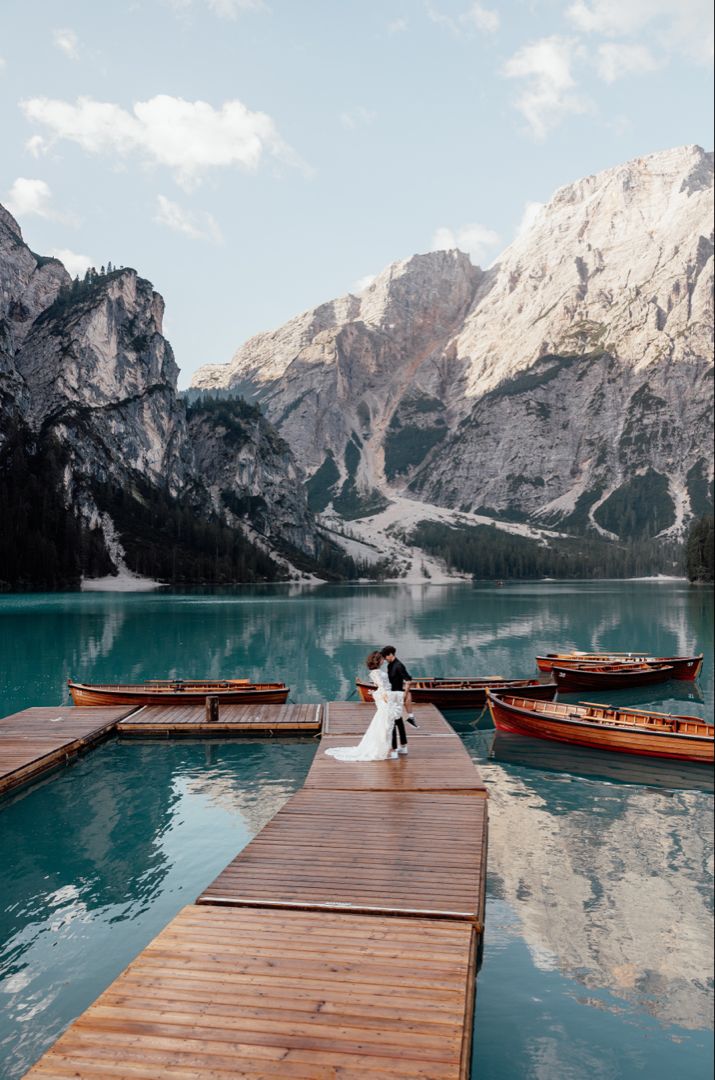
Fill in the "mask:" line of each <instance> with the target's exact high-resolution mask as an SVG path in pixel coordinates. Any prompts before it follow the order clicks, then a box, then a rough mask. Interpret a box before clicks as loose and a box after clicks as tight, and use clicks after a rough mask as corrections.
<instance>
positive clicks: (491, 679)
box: [355, 675, 556, 709]
mask: <svg viewBox="0 0 715 1080" xmlns="http://www.w3.org/2000/svg"><path fill="white" fill-rule="evenodd" d="M355 685H356V686H357V689H358V694H359V695H360V698H361V700H362V701H367V702H370V703H372V700H373V698H372V692H373V690H374V689H375V687H374V686H373V684H372V683H368V682H363V681H362V680H361V679H356V680H355ZM489 687H494V688H495V689H498V690H510V689H514V690H516V689H519V690H521V691H522V693H524V694H525V695H528V697H533V698H539V699H541V700H543V701H553V699H554V697H555V696H556V683H553V682H549V683H543V682H539V680H538V679H506V678H504V677H503V676H501V675H485V676H482V677H481V678H480V677H478V676H474V677H471V678H468V677H465V678H460V677H459V676H456V677H453V678H451V679H413V680H412V681H411V683H410V693H411V694H412V700H413V701H414V702H415V704H416V705H417V704H430V705H436V706H437V707H438V708H440V709H473V708H480V709H481V708H482V707H483V706H484V705H485V704H486V700H487V697H486V692H487V689H488V688H489Z"/></svg>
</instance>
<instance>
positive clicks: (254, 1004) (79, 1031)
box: [27, 906, 476, 1080]
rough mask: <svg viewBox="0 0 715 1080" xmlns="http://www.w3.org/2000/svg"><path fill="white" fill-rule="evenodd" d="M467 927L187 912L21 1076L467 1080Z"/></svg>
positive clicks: (472, 958) (471, 954)
mask: <svg viewBox="0 0 715 1080" xmlns="http://www.w3.org/2000/svg"><path fill="white" fill-rule="evenodd" d="M475 963H476V950H475V934H474V930H473V928H472V926H471V924H469V923H467V922H465V923H445V922H439V923H438V922H435V921H434V920H425V919H401V918H383V917H370V916H359V917H357V916H354V915H342V914H337V913H332V912H317V913H316V912H300V911H290V912H286V911H269V910H265V909H260V908H219V907H210V906H190V907H187V908H184V910H183V911H181V912H180V913H179V915H177V916H176V918H175V919H173V920H172V922H170V923H169V925H168V926H167V927H166V928H165V929H164V930H163V931H162V932H161V933H160V934H159V936H158V937H156V938H155V939H154V941H152V942H151V944H150V945H149V946H148V947H147V948H146V949H145V950H144V952H142V953H141V954H140V955H139V956H138V957H137V959H136V960H135V961H134V962H133V963H132V964H130V965H129V967H128V968H127V969H126V971H124V972H123V973H122V974H121V975H120V976H119V978H118V979H116V980H115V981H114V983H113V984H112V985H111V986H110V987H109V988H108V989H107V990H106V991H105V992H104V993H103V994H102V995H101V997H99V998H98V999H97V1001H96V1002H95V1003H94V1004H93V1005H92V1006H90V1008H89V1009H87V1011H86V1012H85V1013H83V1015H82V1016H80V1017H79V1019H78V1020H76V1021H75V1022H74V1023H73V1024H72V1025H71V1026H70V1028H69V1029H68V1030H67V1031H66V1032H65V1034H64V1035H62V1036H61V1037H60V1039H59V1040H58V1041H57V1042H56V1043H55V1045H54V1046H53V1047H52V1049H51V1050H49V1051H48V1052H47V1053H46V1054H45V1055H44V1057H43V1058H41V1059H40V1061H39V1062H38V1063H37V1064H36V1065H35V1066H34V1068H32V1069H31V1070H30V1072H29V1073H28V1074H27V1075H28V1076H29V1077H31V1078H38V1080H39V1078H40V1077H43V1078H44V1080H49V1078H56V1080H59V1078H60V1077H62V1078H68V1077H75V1078H77V1077H80V1078H87V1080H88V1078H90V1077H93V1078H98V1077H106V1078H109V1077H113V1078H119V1077H124V1078H130V1077H132V1078H137V1080H139V1078H143V1080H158V1078H159V1077H161V1078H162V1080H164V1078H165V1080H219V1078H220V1080H229V1078H238V1077H244V1078H248V1077H250V1078H251V1080H263V1078H266V1080H268V1078H271V1080H277V1078H281V1080H283V1078H285V1080H293V1078H300V1080H336V1078H340V1080H368V1078H369V1080H379V1078H383V1080H412V1078H414V1080H417V1078H419V1080H464V1078H466V1077H467V1076H468V1075H469V1063H468V1057H467V1053H468V1048H467V1047H465V1041H464V1028H465V1019H466V1020H467V1021H469V1020H470V1019H471V1000H472V987H473V979H474V969H475Z"/></svg>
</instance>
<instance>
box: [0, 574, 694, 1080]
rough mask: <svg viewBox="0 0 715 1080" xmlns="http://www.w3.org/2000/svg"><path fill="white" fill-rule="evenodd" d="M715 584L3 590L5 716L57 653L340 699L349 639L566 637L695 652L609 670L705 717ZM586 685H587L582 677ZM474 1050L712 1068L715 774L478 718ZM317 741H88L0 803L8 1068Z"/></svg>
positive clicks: (503, 670) (618, 1069) (367, 645)
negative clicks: (702, 657)
mask: <svg viewBox="0 0 715 1080" xmlns="http://www.w3.org/2000/svg"><path fill="white" fill-rule="evenodd" d="M712 600H713V594H712V589H700V588H698V589H696V588H691V587H689V586H688V585H686V584H685V583H684V582H683V583H681V582H657V583H656V582H600V583H587V584H581V583H574V582H568V583H559V582H548V583H546V582H544V583H534V584H514V585H511V584H508V585H505V586H504V587H502V588H498V587H496V586H492V585H489V586H486V585H485V586H479V585H474V586H472V585H469V584H456V585H449V586H429V585H425V586H414V587H408V586H359V587H353V588H349V587H334V586H324V587H318V588H297V587H291V586H279V587H266V588H262V589H248V588H246V589H240V590H235V591H230V590H221V591H216V590H214V591H211V590H200V591H199V590H196V591H193V592H191V593H188V592H184V593H180V594H177V593H161V594H150V595H146V594H143V595H142V594H132V595H121V594H84V595H82V594H71V595H70V594H61V595H36V594H35V595H28V596H0V715H7V714H8V713H10V712H13V711H15V710H18V709H21V708H25V707H27V706H29V705H50V704H58V703H60V702H61V701H66V700H68V699H67V696H66V693H65V689H66V680H67V678H68V677H70V676H71V677H74V678H78V679H86V680H89V681H118V680H140V679H144V678H152V677H154V678H161V677H174V676H179V675H183V676H201V675H205V676H211V677H226V676H229V675H231V676H242V675H245V676H248V677H256V678H257V677H259V676H271V677H281V678H284V679H285V680H286V681H287V682H288V683H289V684H290V685H291V687H292V691H291V696H292V698H293V699H294V700H298V701H321V700H329V699H339V698H346V697H348V696H349V695H350V694H351V693H352V692H353V679H354V677H355V675H356V674H357V673H358V672H359V671H360V665H361V662H362V658H363V657H364V656H365V655H366V653H367V652H368V651H369V650H370V649H372V648H373V647H375V646H378V647H379V646H381V645H383V644H386V643H388V642H390V643H394V644H396V645H397V646H398V648H399V652H400V655H401V656H402V657H403V658H404V660H405V661H406V662H407V665H408V667H409V668H410V670H411V671H412V672H413V674H427V675H430V674H431V675H441V674H450V673H458V674H503V675H515V676H521V675H529V674H531V673H532V672H533V671H534V656H535V654H536V653H537V652H542V651H550V650H552V649H554V648H557V647H562V648H564V649H566V648H569V647H574V648H581V649H602V648H603V649H606V648H610V649H622V650H624V649H633V650H641V649H643V650H648V651H651V652H654V653H658V654H663V655H665V654H674V653H685V652H692V651H698V652H699V651H704V652H705V653H706V666H705V668H704V671H703V674H702V676H701V678H700V680H699V681H698V683H697V684H695V685H693V684H688V683H672V682H671V683H667V684H665V685H664V686H663V687H653V688H649V689H648V690H647V692H644V691H633V692H631V693H630V694H629V692H628V691H621V692H620V693H619V694H618V695H616V694H609V695H604V697H605V698H609V699H610V700H618V699H620V700H621V702H622V703H623V704H626V703H633V704H636V703H637V704H639V705H644V706H647V705H653V706H654V707H656V708H662V709H667V710H674V711H678V712H688V713H691V714H694V715H698V716H703V717H705V718H706V719H708V720H709V721H712V715H713V670H712V663H711V654H712V644H713V609H712ZM589 696H590V697H594V695H592V694H590V695H589ZM449 718H450V720H452V722H453V723H454V726H455V727H456V728H457V730H458V731H459V732H460V734H461V736H462V738H463V739H464V742H465V745H466V746H467V748H468V750H469V752H470V753H471V754H472V756H473V757H474V759H475V760H476V761H477V762H478V763H479V765H480V767H481V768H482V770H483V773H484V776H485V779H486V780H487V783H488V785H489V793H490V844H489V879H488V901H487V922H486V928H487V929H486V943H485V953H484V962H483V967H482V971H481V973H480V975H479V981H478V988H479V989H478V999H477V1010H476V1029H475V1049H474V1060H475V1075H479V1076H480V1077H481V1078H487V1080H512V1078H513V1080H530V1078H534V1080H552V1078H553V1080H556V1078H559V1080H560V1078H566V1080H590V1078H596V1080H601V1078H603V1080H612V1078H613V1080H615V1078H619V1077H641V1076H642V1077H648V1078H649V1080H661V1078H662V1080H665V1078H666V1077H667V1078H668V1080H672V1078H673V1077H674V1076H677V1077H678V1078H681V1077H682V1078H686V1080H689V1078H693V1080H696V1078H697V1080H700V1078H701V1077H703V1078H704V1077H706V1076H710V1075H711V1073H712V1064H713V1049H712V1014H713V973H712V910H713V905H712V872H713V838H712V809H713V798H712V774H711V773H708V772H707V770H702V769H691V768H688V767H687V766H683V765H678V764H677V763H674V764H673V765H669V764H667V763H659V762H641V761H636V760H631V759H626V758H624V757H623V756H620V755H592V754H589V753H588V752H583V751H581V752H578V751H575V752H572V751H568V750H565V749H563V748H558V747H553V746H551V745H550V744H548V743H544V742H532V741H530V740H519V739H518V738H514V739H510V738H509V737H507V738H506V739H504V738H502V737H500V738H497V739H496V740H495V737H494V732H493V731H492V730H490V725H489V722H488V720H487V719H486V718H485V717H484V716H478V715H477V714H476V713H475V714H471V713H456V714H455V713H450V714H449ZM314 751H315V742H314V741H313V740H310V739H308V740H305V739H298V740H287V739H284V740H265V741H260V740H256V741H253V740H251V741H235V742H220V741H217V742H210V741H196V742H194V741H191V742H154V743H149V742H141V743H135V742H131V743H128V742H127V743H123V742H119V741H117V740H114V741H112V742H109V743H107V744H104V745H103V746H101V747H99V748H98V749H96V750H94V751H92V753H90V754H89V755H87V756H86V757H84V758H82V759H80V760H79V761H77V762H76V763H75V764H73V765H72V766H70V767H69V768H67V769H65V770H62V771H60V772H58V773H56V774H55V775H53V776H52V777H50V778H47V779H46V780H44V781H43V782H41V783H38V784H36V785H34V786H32V787H30V788H27V789H25V790H24V791H22V792H20V793H19V794H17V795H15V796H14V797H12V798H7V799H5V800H4V801H3V802H2V803H0V1061H2V1065H0V1075H1V1076H2V1077H4V1078H5V1077H6V1078H7V1080H14V1078H15V1077H19V1076H21V1075H22V1073H23V1071H24V1070H25V1069H26V1068H27V1067H28V1066H29V1065H30V1064H31V1063H32V1061H34V1060H35V1059H36V1058H37V1057H38V1056H39V1054H40V1053H41V1052H42V1051H43V1050H44V1049H45V1047H46V1046H47V1045H48V1044H49V1043H51V1042H52V1041H53V1040H54V1038H55V1037H56V1035H57V1034H58V1033H59V1032H60V1031H61V1030H62V1029H63V1027H64V1026H66V1024H67V1023H68V1022H69V1021H70V1020H71V1019H72V1018H73V1017H74V1016H76V1015H77V1014H78V1013H79V1012H81V1011H82V1010H83V1009H84V1008H85V1007H86V1006H87V1005H88V1004H89V1003H90V1002H91V1001H93V1000H94V998H95V997H96V996H97V994H98V993H99V992H100V991H101V990H102V989H103V988H104V987H105V986H106V985H107V984H108V983H109V982H111V980H112V979H113V978H114V977H115V975H116V974H117V973H118V972H119V971H120V970H121V969H122V968H123V967H124V966H125V965H126V964H127V963H128V962H129V960H130V959H131V958H132V957H133V956H134V955H136V954H137V953H138V952H139V951H141V949H142V948H143V947H144V945H145V944H146V943H147V942H148V941H149V940H150V939H151V938H152V937H153V936H154V935H155V934H156V933H157V932H158V931H159V930H160V929H161V927H162V926H164V925H165V924H166V923H167V922H168V921H169V919H170V918H171V917H172V916H173V915H174V914H175V912H176V911H178V910H179V909H180V908H181V907H183V906H184V905H185V904H186V903H191V902H192V901H193V899H194V898H195V896H196V895H197V894H198V892H199V891H200V890H201V889H202V888H203V887H204V885H205V884H207V883H208V882H209V881H210V880H211V879H212V878H213V877H214V876H215V875H216V874H217V873H218V871H219V870H221V869H222V868H223V866H224V865H225V864H226V863H227V862H228V861H229V860H230V859H231V858H232V857H233V856H234V855H235V854H236V852H237V851H238V850H240V848H242V847H243V846H244V845H245V844H246V843H247V842H248V841H249V840H250V839H251V837H252V836H254V835H255V834H256V832H258V831H259V829H260V828H261V827H262V826H263V825H264V824H265V822H266V821H268V820H269V819H270V818H271V817H272V816H273V814H274V813H275V812H276V811H277V810H278V809H279V807H280V806H281V805H282V804H283V803H284V802H285V800H286V799H287V798H288V797H289V796H290V794H291V793H292V792H293V791H295V790H296V789H297V788H299V787H300V786H301V784H302V782H303V778H304V776H305V774H306V772H307V770H308V768H309V766H310V762H311V760H312V756H313V754H314Z"/></svg>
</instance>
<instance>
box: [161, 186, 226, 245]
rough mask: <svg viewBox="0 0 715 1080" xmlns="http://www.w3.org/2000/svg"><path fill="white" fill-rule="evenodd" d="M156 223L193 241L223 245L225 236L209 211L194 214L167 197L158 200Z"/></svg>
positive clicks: (162, 196)
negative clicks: (208, 241) (205, 241)
mask: <svg viewBox="0 0 715 1080" xmlns="http://www.w3.org/2000/svg"><path fill="white" fill-rule="evenodd" d="M154 221H156V222H158V223H159V225H166V227H167V228H168V229H173V231H174V232H178V233H183V235H184V236H188V237H189V238H190V239H191V240H210V241H211V242H212V243H214V244H222V243H223V236H222V234H221V230H220V228H219V226H218V222H217V221H216V219H215V218H214V217H213V215H212V214H209V213H208V212H207V211H205V210H202V211H200V212H198V213H192V212H191V211H190V210H186V209H185V208H184V207H183V206H179V204H178V203H175V202H172V201H171V199H167V198H166V196H165V195H159V196H158V198H157V210H156V214H155V215H154Z"/></svg>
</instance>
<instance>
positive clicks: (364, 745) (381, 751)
mask: <svg viewBox="0 0 715 1080" xmlns="http://www.w3.org/2000/svg"><path fill="white" fill-rule="evenodd" d="M370 677H371V679H372V681H373V682H374V683H375V689H374V690H373V692H372V696H373V699H374V701H375V705H376V706H377V708H376V710H375V715H374V716H373V718H372V720H371V721H370V726H369V728H368V729H367V731H366V732H365V734H364V735H363V737H362V739H361V740H360V742H359V743H358V745H357V746H336V747H334V749H332V750H326V751H325V753H326V754H328V755H329V756H330V757H334V758H337V759H338V761H384V759H385V758H388V757H389V756H390V753H391V751H392V729H393V727H394V725H395V720H396V719H397V717H398V716H400V715H401V713H402V703H403V700H404V694H403V693H402V691H397V690H391V689H390V681H389V679H388V678H387V672H386V671H383V670H382V668H378V669H377V671H371V672H370Z"/></svg>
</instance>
